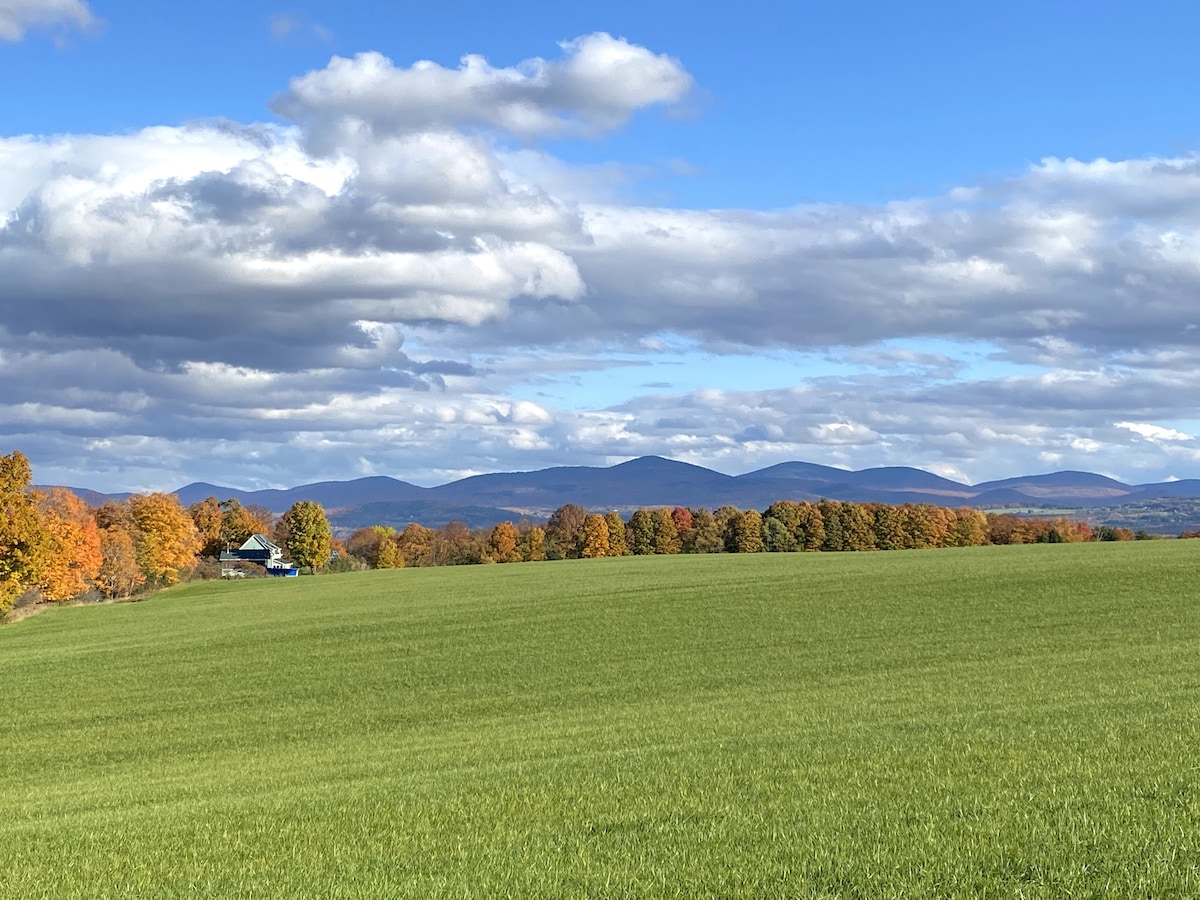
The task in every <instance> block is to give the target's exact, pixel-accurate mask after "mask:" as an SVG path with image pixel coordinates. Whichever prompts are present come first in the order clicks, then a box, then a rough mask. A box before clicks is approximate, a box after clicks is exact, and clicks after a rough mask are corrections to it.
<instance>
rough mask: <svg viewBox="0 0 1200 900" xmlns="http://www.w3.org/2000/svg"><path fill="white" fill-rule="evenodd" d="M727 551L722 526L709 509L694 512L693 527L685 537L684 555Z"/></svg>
mask: <svg viewBox="0 0 1200 900" xmlns="http://www.w3.org/2000/svg"><path fill="white" fill-rule="evenodd" d="M724 549H725V536H724V534H723V533H722V531H721V526H720V525H719V524H718V522H717V520H716V519H715V518H714V517H713V514H712V513H711V512H709V511H708V510H707V509H703V508H701V509H696V510H693V511H692V527H691V528H690V529H689V530H688V532H687V534H686V535H685V536H684V543H683V552H684V553H720V552H722V551H723V550H724Z"/></svg>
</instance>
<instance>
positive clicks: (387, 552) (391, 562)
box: [375, 533, 404, 569]
mask: <svg viewBox="0 0 1200 900" xmlns="http://www.w3.org/2000/svg"><path fill="white" fill-rule="evenodd" d="M375 568H377V569H403V568H404V553H403V552H402V551H401V549H400V542H399V541H398V540H397V539H396V535H395V534H394V533H393V534H389V535H385V536H384V537H382V538H380V540H379V542H378V543H376V545H375Z"/></svg>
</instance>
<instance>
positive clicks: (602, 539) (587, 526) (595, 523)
mask: <svg viewBox="0 0 1200 900" xmlns="http://www.w3.org/2000/svg"><path fill="white" fill-rule="evenodd" d="M609 549H610V548H609V544H608V522H607V520H605V518H604V516H601V515H599V514H597V513H592V514H591V515H589V516H588V517H587V518H585V519H584V520H583V548H582V549H581V550H580V553H579V555H580V556H582V557H583V558H584V559H597V558H599V557H601V556H608V554H609Z"/></svg>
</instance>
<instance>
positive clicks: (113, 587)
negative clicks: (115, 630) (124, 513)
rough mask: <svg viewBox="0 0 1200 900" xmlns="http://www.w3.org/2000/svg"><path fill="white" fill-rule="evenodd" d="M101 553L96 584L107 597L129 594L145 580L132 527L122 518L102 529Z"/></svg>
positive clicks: (126, 595)
mask: <svg viewBox="0 0 1200 900" xmlns="http://www.w3.org/2000/svg"><path fill="white" fill-rule="evenodd" d="M100 554H101V556H102V557H103V559H102V561H101V563H100V571H99V572H98V573H97V575H96V587H97V588H99V589H100V591H101V593H103V594H104V595H105V596H106V597H128V596H130V595H131V594H132V593H133V592H134V591H135V590H137V589H138V588H139V587H141V586H142V585H143V584H145V583H146V576H145V574H144V573H143V572H142V568H141V566H139V565H138V558H137V547H136V545H135V542H134V538H133V534H132V532H131V531H130V529H129V527H128V526H127V525H125V524H122V523H120V522H116V523H113V524H110V525H109V526H108V527H107V528H102V529H100Z"/></svg>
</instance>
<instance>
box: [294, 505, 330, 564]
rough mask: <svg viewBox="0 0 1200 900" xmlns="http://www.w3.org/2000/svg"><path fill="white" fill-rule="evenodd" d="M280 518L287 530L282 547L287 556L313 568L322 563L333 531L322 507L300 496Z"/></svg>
mask: <svg viewBox="0 0 1200 900" xmlns="http://www.w3.org/2000/svg"><path fill="white" fill-rule="evenodd" d="M283 518H284V527H285V529H286V532H287V543H286V544H285V545H284V549H285V550H286V551H287V555H288V558H289V559H291V561H292V562H293V563H295V564H296V565H298V566H306V567H308V568H310V569H312V570H313V572H316V571H317V570H319V569H321V568H322V567H324V565H325V564H326V563H327V562H329V554H330V552H331V551H332V549H333V534H332V532H331V531H330V528H329V519H327V518H326V517H325V509H324V507H322V506H321V504H320V503H315V502H313V501H312V500H301V501H299V502H297V503H293V504H292V507H291V509H289V510H288V511H287V512H286V513H284V514H283Z"/></svg>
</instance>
